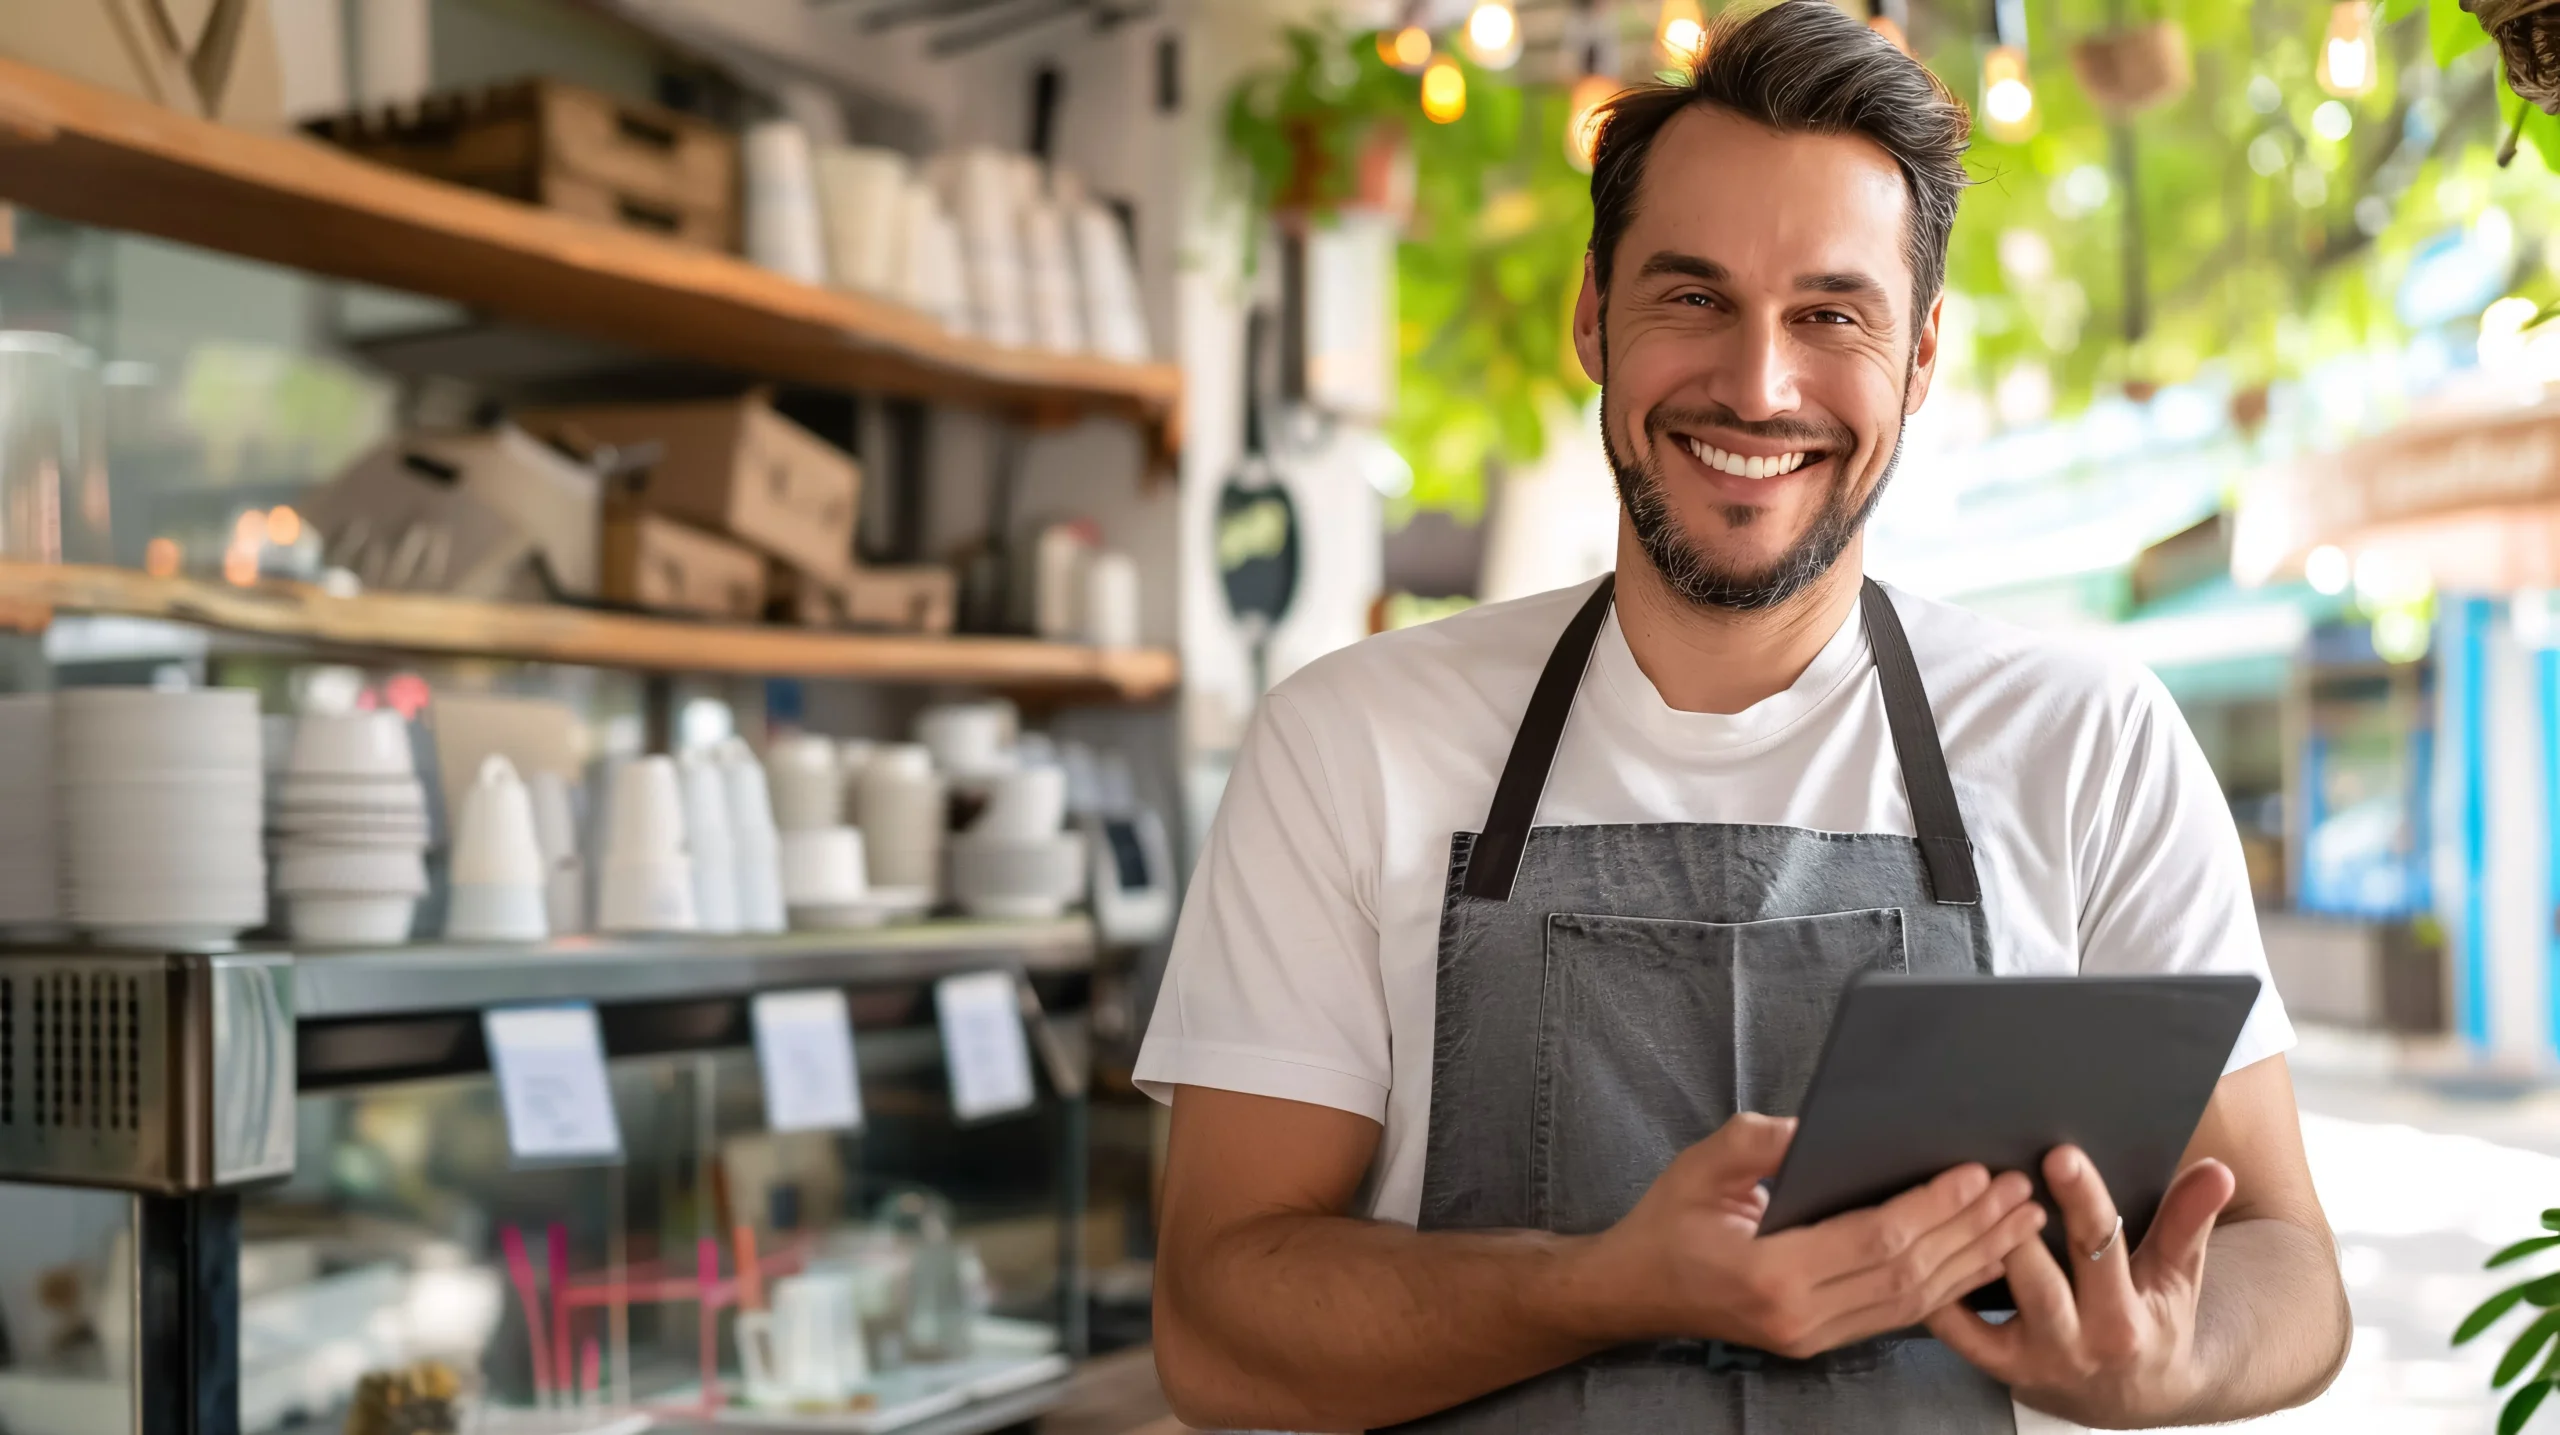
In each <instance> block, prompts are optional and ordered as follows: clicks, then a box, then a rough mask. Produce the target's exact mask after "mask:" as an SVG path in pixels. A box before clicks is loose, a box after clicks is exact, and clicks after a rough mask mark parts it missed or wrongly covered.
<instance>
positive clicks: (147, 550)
mask: <svg viewBox="0 0 2560 1435" xmlns="http://www.w3.org/2000/svg"><path fill="white" fill-rule="evenodd" d="M178 558H179V552H178V540H176V539H174V538H154V539H152V540H151V541H150V542H148V543H146V544H144V545H142V571H143V572H145V573H148V574H150V575H151V576H152V577H154V578H175V577H177V576H178Z"/></svg>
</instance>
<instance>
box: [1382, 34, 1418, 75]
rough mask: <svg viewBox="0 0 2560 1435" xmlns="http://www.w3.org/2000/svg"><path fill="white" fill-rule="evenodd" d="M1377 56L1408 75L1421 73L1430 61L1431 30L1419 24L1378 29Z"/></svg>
mask: <svg viewBox="0 0 2560 1435" xmlns="http://www.w3.org/2000/svg"><path fill="white" fill-rule="evenodd" d="M1378 58H1379V59H1381V60H1384V61H1386V62H1387V63H1388V64H1390V65H1393V66H1394V67H1396V68H1397V69H1399V70H1402V71H1404V72H1405V73H1406V74H1408V75H1418V74H1421V73H1422V67H1423V66H1425V65H1428V64H1430V63H1431V32H1430V31H1428V30H1425V29H1423V28H1422V27H1421V26H1419V25H1407V26H1405V27H1404V28H1403V29H1401V30H1380V31H1379V32H1378Z"/></svg>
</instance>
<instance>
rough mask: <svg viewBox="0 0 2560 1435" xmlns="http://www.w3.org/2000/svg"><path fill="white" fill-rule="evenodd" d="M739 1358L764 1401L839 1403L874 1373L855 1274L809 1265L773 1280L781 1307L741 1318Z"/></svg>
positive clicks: (753, 1394)
mask: <svg viewBox="0 0 2560 1435" xmlns="http://www.w3.org/2000/svg"><path fill="white" fill-rule="evenodd" d="M737 1328H738V1363H739V1365H740V1366H741V1367H742V1368H743V1369H744V1372H745V1375H746V1380H747V1397H748V1399H750V1400H751V1401H753V1402H755V1403H756V1404H758V1405H763V1406H768V1407H770V1406H789V1405H796V1404H821V1405H832V1404H836V1403H839V1402H841V1401H843V1400H844V1398H845V1397H846V1396H847V1395H849V1394H851V1393H852V1391H853V1389H854V1387H855V1386H857V1385H859V1384H861V1383H862V1381H863V1379H864V1378H865V1377H866V1376H868V1375H869V1374H870V1361H869V1359H868V1352H867V1351H866V1350H865V1348H864V1346H863V1332H862V1315H861V1309H860V1306H859V1303H858V1302H857V1301H856V1299H855V1290H854V1283H853V1277H852V1276H851V1275H850V1274H848V1273H846V1272H842V1271H809V1272H805V1273H803V1274H800V1275H793V1276H784V1277H783V1278H782V1279H780V1280H777V1281H775V1282H774V1283H773V1308H772V1309H771V1310H768V1311H750V1312H747V1313H744V1314H742V1315H740V1316H739V1317H738V1322H737Z"/></svg>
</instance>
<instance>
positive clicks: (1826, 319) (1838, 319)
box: [1805, 309, 1858, 324]
mask: <svg viewBox="0 0 2560 1435" xmlns="http://www.w3.org/2000/svg"><path fill="white" fill-rule="evenodd" d="M1805 317H1806V318H1808V319H1811V320H1812V321H1813V322H1815V323H1817V324H1854V323H1856V322H1858V321H1857V320H1855V319H1852V318H1850V317H1849V316H1848V315H1846V314H1843V313H1841V312H1840V311H1839V310H1837V309H1816V310H1814V311H1813V312H1812V313H1810V314H1807V315H1806V316H1805Z"/></svg>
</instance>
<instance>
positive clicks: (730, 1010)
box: [0, 918, 1094, 1435]
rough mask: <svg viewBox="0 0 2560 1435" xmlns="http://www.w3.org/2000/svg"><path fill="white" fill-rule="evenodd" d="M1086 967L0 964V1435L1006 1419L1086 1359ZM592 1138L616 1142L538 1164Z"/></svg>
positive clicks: (70, 959) (981, 1423)
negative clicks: (846, 1059)
mask: <svg viewBox="0 0 2560 1435" xmlns="http://www.w3.org/2000/svg"><path fill="white" fill-rule="evenodd" d="M1093 951H1094V938H1093V932H1092V929H1091V926H1090V924H1089V923H1087V922H1086V921H1084V920H1082V919H1080V918H1070V919H1064V920H1060V921H1054V922H1034V923H1001V924H999V923H968V922H942V923H929V924H925V925H923V926H918V927H907V928H891V929H882V930H879V931H876V932H867V933H829V934H822V935H811V936H790V937H772V938H743V939H739V938H706V939H692V940H684V939H673V938H669V939H649V940H630V939H580V940H568V941H560V942H554V943H550V944H546V945H544V946H542V947H539V948H504V947H485V946H484V947H438V946H432V945H412V946H405V947H400V948H396V949H385V950H382V951H379V952H351V953H332V954H326V955H316V956H305V957H302V958H299V959H295V958H290V957H284V956H280V955H275V954H255V955H250V956H235V957H230V958H205V957H139V956H137V957H129V958H128V957H110V956H102V955H100V954H97V953H94V952H84V953H81V954H78V955H76V956H51V957H48V956H44V955H41V954H27V955H19V956H9V957H0V1158H5V1160H0V1175H5V1176H6V1177H7V1178H8V1179H7V1183H6V1184H4V1185H0V1230H6V1231H8V1232H10V1233H11V1234H10V1235H9V1237H8V1238H6V1239H0V1323H4V1324H5V1334H6V1338H7V1345H6V1351H5V1357H0V1360H4V1361H5V1364H0V1429H5V1430H7V1431H8V1432H10V1435H75V1432H76V1435H94V1432H101V1431H117V1430H130V1431H135V1432H138V1435H164V1432H180V1431H185V1432H228V1431H234V1430H237V1431H246V1432H263V1431H285V1430H329V1431H336V1430H341V1429H343V1430H346V1431H348V1432H351V1435H353V1432H360V1431H388V1430H400V1431H420V1432H424V1431H432V1430H437V1429H445V1428H451V1429H455V1430H473V1431H493V1432H497V1431H510V1430H516V1431H524V1432H569V1431H590V1430H593V1431H606V1430H613V1431H637V1430H642V1429H651V1428H675V1429H740V1430H749V1429H783V1428H788V1429H794V1430H806V1429H819V1430H844V1431H856V1432H869V1431H887V1430H904V1431H914V1432H924V1435H954V1432H962V1431H974V1430H985V1429H996V1428H1001V1427H1003V1426H1006V1425H1009V1424H1014V1423H1018V1422H1021V1421H1023V1420H1027V1419H1029V1418H1031V1417H1032V1416H1033V1415H1035V1414H1037V1413H1038V1412H1039V1411H1040V1410H1041V1409H1043V1408H1045V1406H1046V1405H1047V1404H1049V1403H1050V1402H1051V1401H1053V1400H1055V1399H1056V1398H1057V1395H1058V1394H1059V1392H1060V1389H1061V1386H1062V1382H1063V1380H1064V1378H1065V1376H1066V1373H1067V1370H1068V1362H1069V1360H1070V1359H1072V1358H1073V1356H1074V1355H1076V1354H1077V1353H1079V1351H1080V1349H1081V1346H1082V1343H1083V1339H1084V1337H1083V1331H1082V1321H1083V1311H1084V1308H1085V1301H1084V1294H1083V1275H1082V1272H1083V1270H1084V1265H1085V1262H1084V1258H1083V1254H1082V1252H1081V1251H1080V1248H1079V1247H1080V1242H1081V1240H1082V1236H1083V1232H1084V1229H1085V1227H1086V1225H1087V1222H1086V1221H1085V1220H1084V1205H1085V1197H1084V1189H1085V1185H1084V1183H1085V1177H1084V1159H1085V1158H1084V1155H1083V1152H1084V1149H1085V1145H1084V1134H1083V1124H1084V1120H1085V1108H1084V1100H1085V1095H1084V1089H1083V1081H1082V1077H1081V1073H1082V1071H1083V1070H1084V1069H1085V1060H1086V1058H1085V1052H1084V1043H1085V1040H1086V1036H1085V1029H1086V1021H1085V1015H1084V1014H1085V1007H1086V997H1087V987H1088V983H1089V973H1090V969H1091V964H1092V959H1093ZM243 973H245V974H246V975H243ZM524 1013H532V1014H534V1015H535V1016H536V1017H537V1018H538V1019H539V1020H538V1021H536V1022H525V1021H521V1020H517V1019H516V1016H517V1015H521V1014H524ZM493 1014H495V1016H494V1018H493ZM511 1014H513V1015H511ZM564 1014H565V1015H564ZM590 1014H591V1015H590ZM537 1025H539V1026H543V1028H544V1029H545V1030H550V1029H554V1028H556V1029H558V1030H564V1031H570V1032H573V1033H574V1032H575V1031H578V1030H585V1031H589V1032H592V1033H593V1034H594V1036H595V1038H596V1040H597V1042H598V1046H596V1047H591V1048H588V1049H587V1054H586V1056H585V1057H584V1058H583V1060H584V1061H585V1062H586V1063H587V1064H586V1065H584V1066H581V1064H580V1061H581V1058H579V1057H578V1056H577V1054H576V1052H575V1051H574V1050H572V1048H574V1046H575V1043H574V1042H573V1043H571V1044H570V1046H568V1047H562V1048H560V1050H561V1051H568V1052H570V1055H569V1056H568V1057H566V1058H561V1057H559V1053H558V1052H556V1051H553V1049H552V1048H550V1047H547V1046H543V1045H542V1044H541V1042H540V1041H537V1040H536V1039H535V1038H533V1037H531V1036H529V1035H527V1033H529V1032H531V1031H533V1030H534V1028H535V1027H536V1026H537ZM831 1032H835V1033H842V1034H843V1035H844V1036H846V1037H849V1039H850V1044H851V1052H850V1057H851V1063H852V1067H853V1070H854V1072H855V1073H856V1075H857V1080H856V1081H855V1082H854V1083H852V1085H851V1091H852V1097H851V1102H852V1106H851V1108H850V1109H848V1108H846V1107H845V1106H844V1105H843V1104H842V1103H841V1102H833V1101H830V1100H829V1099H827V1097H826V1095H825V1092H826V1090H827V1089H828V1088H829V1063H830V1062H831V1061H833V1060H835V1059H836V1057H835V1056H834V1055H831V1053H836V1054H841V1053H842V1051H843V1043H842V1042H841V1041H835V1040H831V1037H830V1033H831ZM542 1040H548V1038H543V1039H542ZM528 1043H530V1044H528ZM528 1053H531V1054H528ZM599 1053H600V1056H601V1060H600V1062H599V1061H597V1060H596V1059H595V1058H596V1056H597V1055H598V1054H599ZM537 1056H540V1057H541V1060H540V1061H537V1060H536V1057H537ZM564 1063H565V1064H564ZM581 1070H586V1071H590V1072H595V1073H599V1074H600V1081H599V1082H598V1084H597V1086H596V1087H595V1091H596V1093H597V1094H598V1096H599V1101H598V1102H596V1103H591V1107H592V1109H589V1108H583V1107H581V1106H580V1099H581V1098H580V1094H579V1091H580V1088H579V1086H578V1080H579V1072H580V1071H581ZM777 1098H779V1099H777ZM608 1108H609V1117H608V1118H607V1123H608V1128H609V1130H608V1132H607V1134H608V1136H609V1138H610V1140H611V1143H612V1145H613V1146H615V1147H618V1150H616V1151H612V1152H609V1153H606V1154H593V1153H591V1154H589V1155H586V1156H584V1157H571V1158H568V1159H561V1158H559V1156H558V1155H557V1152H558V1151H560V1150H563V1149H567V1148H566V1147H564V1146H563V1145H562V1142H563V1141H565V1140H567V1139H568V1137H567V1133H570V1132H571V1131H572V1128H575V1127H576V1126H577V1125H578V1123H579V1122H581V1121H587V1120H591V1119H592V1118H593V1117H594V1116H595V1114H596V1111H598V1110H605V1109H608ZM848 1118H852V1119H854V1120H856V1121H858V1125H854V1126H852V1127H851V1128H850V1129H845V1128H844V1125H843V1123H844V1122H845V1121H846V1120H847V1119H848ZM545 1123H550V1124H548V1125H546V1124H545ZM546 1142H547V1143H549V1144H546ZM569 1144H570V1145H574V1142H570V1143H569Z"/></svg>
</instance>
